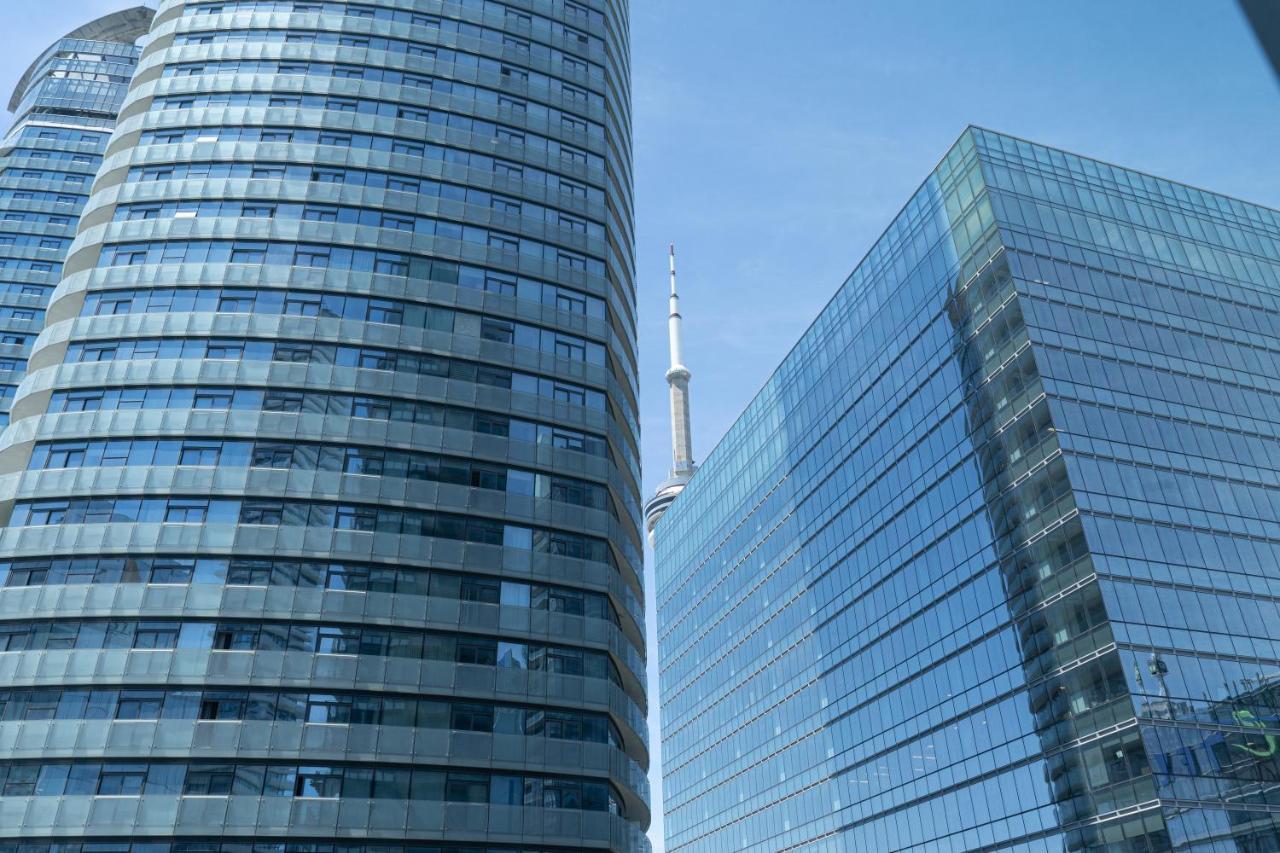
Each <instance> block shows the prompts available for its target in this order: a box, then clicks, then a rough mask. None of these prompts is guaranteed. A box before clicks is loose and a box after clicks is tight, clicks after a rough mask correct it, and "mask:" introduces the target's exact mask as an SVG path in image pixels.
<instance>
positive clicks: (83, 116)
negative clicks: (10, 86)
mask: <svg viewBox="0 0 1280 853" xmlns="http://www.w3.org/2000/svg"><path fill="white" fill-rule="evenodd" d="M151 15H152V12H151V10H150V9H147V8H144V7H137V8H133V9H129V10H126V11H123V12H114V13H112V14H110V15H106V16H104V17H102V18H99V19H97V20H95V21H92V22H90V23H88V24H85V25H84V26H82V27H78V28H77V29H75V30H73V31H72V32H70V33H68V34H67V35H66V36H64V37H63V38H60V39H58V40H57V41H56V42H54V43H53V44H52V45H50V46H49V47H48V48H47V49H46V50H45V51H44V52H43V53H41V54H40V55H39V56H38V57H36V59H35V61H34V62H32V63H31V66H30V67H29V68H28V69H27V70H26V72H25V73H24V74H23V75H22V79H21V80H19V81H18V84H17V86H16V87H15V88H14V91H13V96H12V97H11V98H10V100H9V111H10V112H11V113H13V114H14V121H13V124H12V125H11V126H10V127H9V129H8V131H7V132H6V133H5V136H4V139H3V140H2V141H0V426H3V425H4V424H7V423H8V422H9V406H10V405H11V404H12V402H13V395H14V393H15V392H16V391H17V389H18V383H19V382H20V381H22V376H23V373H24V372H25V371H26V366H27V358H28V357H29V356H30V355H31V346H32V344H33V343H34V342H35V339H36V335H37V334H39V333H40V328H41V326H42V325H43V324H44V308H45V305H46V304H47V303H48V301H49V295H50V294H51V293H52V292H53V288H54V286H55V285H57V283H58V277H59V276H60V275H61V272H62V260H63V258H64V257H65V256H66V253H67V249H68V247H70V245H71V241H72V239H73V238H74V237H75V234H76V223H77V222H78V221H79V217H80V211H81V209H83V208H84V204H85V202H86V201H88V199H89V188H90V186H91V185H92V183H93V175H94V173H95V172H96V171H97V170H98V164H99V163H101V162H102V152H103V151H104V150H105V149H106V147H107V139H108V137H110V135H111V128H112V127H113V126H114V125H115V118H116V112H117V110H119V109H120V104H121V103H122V102H123V101H124V95H125V90H126V88H127V87H128V84H129V80H130V78H132V77H133V69H134V67H135V66H136V65H137V63H138V55H139V53H140V52H141V50H140V48H138V46H137V45H136V42H137V40H138V39H139V38H141V37H142V36H143V35H144V34H145V33H146V31H147V28H148V27H149V26H150V24H151Z"/></svg>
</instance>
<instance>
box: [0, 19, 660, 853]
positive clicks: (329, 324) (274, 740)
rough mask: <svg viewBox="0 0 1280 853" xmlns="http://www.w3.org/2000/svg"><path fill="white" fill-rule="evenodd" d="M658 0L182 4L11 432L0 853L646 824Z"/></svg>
mask: <svg viewBox="0 0 1280 853" xmlns="http://www.w3.org/2000/svg"><path fill="white" fill-rule="evenodd" d="M626 16H627V7H626V3H625V2H624V0H576V2H575V0H503V2H495V0H463V2H448V3H442V2H437V0H415V2H405V0H363V2H339V1H338V0H164V1H163V2H161V3H160V4H159V8H158V10H157V11H156V13H155V18H154V22H153V23H152V25H151V30H150V35H149V38H148V39H147V42H146V47H145V49H144V50H143V51H142V52H141V56H140V58H139V59H138V64H137V71H136V73H135V74H134V75H133V79H132V83H131V85H130V86H129V89H128V94H127V96H126V97H125V98H124V102H123V105H122V106H121V108H120V113H119V123H118V126H117V128H116V131H115V133H114V135H112V136H111V139H110V141H109V143H107V144H106V145H105V149H95V152H96V153H97V152H100V153H102V154H103V155H104V156H103V159H102V162H101V166H100V168H99V169H98V171H97V177H96V180H95V181H94V185H93V192H92V194H91V195H90V196H89V198H88V201H87V204H86V205H85V210H84V214H83V216H82V218H81V221H80V223H79V228H80V231H79V234H78V237H77V239H76V242H75V243H74V244H73V245H72V246H71V249H70V252H69V254H68V255H67V257H66V260H65V265H64V268H63V269H62V270H61V280H60V282H59V283H58V285H57V288H56V290H55V291H54V292H53V293H52V296H51V298H50V299H49V300H48V306H47V316H46V317H45V325H44V328H43V332H42V333H41V334H40V337H39V339H38V341H37V342H36V344H35V346H34V348H33V350H32V352H31V354H30V365H29V372H28V374H27V376H26V378H25V379H24V380H23V382H22V384H21V386H20V387H19V388H18V391H17V393H16V395H15V397H14V400H13V407H12V414H13V421H12V423H11V424H10V426H9V428H8V429H7V431H6V432H5V433H4V436H3V438H0V474H2V475H4V476H2V477H0V489H3V493H2V494H0V501H2V503H0V517H2V520H3V522H4V526H3V527H2V528H0V685H3V687H2V689H0V816H3V819H0V851H7V850H10V849H14V850H19V849H20V850H21V851H23V853H27V852H28V851H43V850H46V849H47V850H50V851H53V850H55V849H56V850H57V851H59V853H67V851H72V850H74V851H81V850H83V851H86V853H87V851H89V850H94V851H116V850H118V851H121V853H126V852H127V851H137V853H142V851H144V850H145V851H146V853H169V851H174V853H178V851H182V853H197V851H199V853H219V851H224V850H225V851H230V850H235V851H238V852H239V851H245V853H248V851H250V850H252V851H253V853H286V851H287V853H337V851H343V853H360V851H364V850H369V851H370V853H372V852H373V851H377V853H413V852H414V851H421V853H427V851H431V853H463V851H466V853H482V851H501V853H535V851H537V852H538V853H541V851H548V853H549V851H569V850H618V851H647V850H648V842H647V840H646V839H645V837H644V831H645V830H646V829H647V827H648V823H649V806H648V802H647V800H648V790H647V782H646V778H645V771H646V768H647V765H648V748H647V742H646V737H647V735H646V729H645V712H646V697H645V692H644V691H645V687H644V671H645V657H644V639H643V627H642V626H643V624H644V615H643V609H642V601H643V589H642V586H641V556H640V553H641V551H640V548H641V539H640V529H639V527H640V525H639V494H638V483H639V463H638V459H637V455H636V445H637V438H638V427H637V417H636V373H635V358H636V353H635V349H636V344H635V310H634V301H635V294H634V269H633V263H634V261H633V243H634V238H633V233H632V196H631V192H632V191H631V186H632V177H631V127H630V121H631V120H630V93H629V77H630V70H629V59H628V50H629V48H628V37H629V36H628V24H627V18H626ZM78 144H79V143H78V142H73V143H72V144H70V145H69V147H70V148H72V149H74V148H75V147H76V145H78ZM97 165H98V164H97V161H96V160H95V161H94V163H93V164H91V168H89V169H88V173H89V174H90V175H92V173H93V171H94V168H93V167H97ZM87 184H88V179H86V187H85V189H86V190H87V189H88V187H87ZM67 224H68V226H69V227H74V225H75V223H74V221H71V222H69V223H67ZM56 273H57V270H56V269H51V270H50V271H49V276H50V281H53V280H56V279H57V275H56ZM37 325H38V320H37ZM19 842H20V846H17V845H18V844H19Z"/></svg>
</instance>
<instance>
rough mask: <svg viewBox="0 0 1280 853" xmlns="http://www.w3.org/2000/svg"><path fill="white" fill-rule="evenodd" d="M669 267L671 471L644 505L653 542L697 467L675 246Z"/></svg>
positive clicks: (668, 385)
mask: <svg viewBox="0 0 1280 853" xmlns="http://www.w3.org/2000/svg"><path fill="white" fill-rule="evenodd" d="M669 258H670V267H671V296H670V313H669V314H668V316H667V336H668V338H669V341H668V343H669V345H670V349H671V366H670V367H669V368H667V387H668V388H670V389H671V473H670V476H668V477H667V479H666V480H664V481H663V482H662V484H661V485H659V486H658V489H657V491H656V492H655V493H654V495H653V497H651V498H650V499H649V501H648V503H646V504H645V507H644V522H645V529H646V530H647V531H648V534H649V544H650V545H652V544H653V528H654V526H655V525H656V524H657V523H658V519H659V518H662V514H663V513H664V512H666V511H667V507H668V506H670V505H671V502H672V501H673V500H675V499H676V496H677V495H679V494H680V492H681V491H683V490H684V487H685V484H686V483H688V482H689V478H690V477H692V476H693V473H694V471H696V470H697V469H698V466H697V465H695V464H694V462H693V435H692V432H691V430H690V428H689V379H690V377H691V376H692V374H690V373H689V368H687V367H685V366H684V351H683V340H682V335H681V328H680V324H681V317H680V296H679V294H678V293H677V292H676V247H675V245H674V244H672V246H671V248H670V253H669Z"/></svg>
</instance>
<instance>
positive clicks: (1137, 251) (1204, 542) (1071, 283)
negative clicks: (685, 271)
mask: <svg viewBox="0 0 1280 853" xmlns="http://www.w3.org/2000/svg"><path fill="white" fill-rule="evenodd" d="M1278 352H1280V213H1277V212H1276V211H1273V210H1269V209H1265V208H1261V207H1258V206H1255V205H1251V204H1246V203H1244V202H1241V201H1237V200H1235V199H1230V198H1225V197H1223V196H1219V195H1214V194H1211V193H1208V192H1203V191H1200V190H1197V189H1193V188H1190V187H1186V186H1183V185H1180V184H1175V183H1171V182H1169V181H1165V180H1160V179H1157V178H1153V177H1150V176H1148V175H1144V174H1140V173H1137V172H1133V171H1129V170H1125V169H1121V168H1117V167H1114V166H1110V165H1107V164H1104V163H1099V162H1096V161H1092V160H1087V159H1084V158H1081V157H1077V156H1075V155H1072V154H1068V153H1064V152H1061V151H1055V150H1052V149H1048V148H1044V147H1041V146H1038V145H1034V144H1031V143H1027V142H1024V141H1021V140H1016V139H1012V138H1009V137H1006V136H1001V135H998V134H994V133H990V132H988V131H984V130H979V129H976V128H970V129H969V130H967V131H966V132H965V133H964V134H963V135H962V136H961V138H960V140H959V141H958V142H957V144H956V145H955V146H954V147H953V148H952V150H951V151H950V152H949V153H948V155H947V156H946V158H945V159H944V160H943V162H942V163H941V165H940V166H939V167H938V168H937V169H936V170H935V171H934V172H933V173H932V174H931V175H930V177H929V178H928V180H927V181H926V182H925V184H924V185H923V186H922V187H921V189H920V190H919V191H918V192H917V193H916V194H915V196H914V197H913V198H912V199H911V200H910V202H909V203H908V204H907V206H906V207H905V208H904V210H903V211H902V213H901V214H900V215H899V216H898V217H897V219H896V220H895V221H894V222H893V224H892V225H891V226H890V227H889V229H888V231H887V232H886V233H885V234H884V235H883V237H882V238H881V239H880V240H879V241H878V242H877V243H876V244H875V246H874V247H873V248H872V250H871V252H870V253H869V254H868V255H867V256H866V258H865V259H864V260H863V261H862V263H861V264H860V265H859V266H858V268H857V269H856V270H855V271H854V273H853V274H852V276H851V277H850V278H849V279H848V280H847V281H846V282H845V284H844V285H843V286H842V287H841V288H840V290H839V291H838V292H837V293H836V295H835V297H834V299H833V300H832V301H831V303H830V304H829V305H828V306H827V307H826V308H825V309H824V311H823V312H822V313H821V315H820V316H819V317H818V319H817V321H816V322H815V323H814V324H813V326H812V327H811V328H810V329H809V330H808V331H807V332H806V333H805V334H804V336H803V337H802V338H801V340H800V342H799V343H798V344H797V346H796V347H795V349H794V350H793V351H792V352H791V353H790V354H789V355H788V357H787V358H786V360H785V361H784V362H783V363H782V365H781V366H780V367H779V368H778V370H777V372H776V373H775V374H774V376H773V377H772V378H771V379H770V380H769V382H768V383H767V384H766V386H765V387H764V389H763V390H762V391H761V393H760V394H759V396H758V397H757V398H756V399H755V400H754V401H753V402H752V403H751V405H750V406H749V407H748V408H747V410H746V411H745V413H744V414H743V415H742V417H741V418H740V419H739V420H738V422H737V423H736V424H735V425H734V426H733V427H732V428H731V429H730V430H729V432H728V433H727V435H726V437H725V438H724V440H723V441H722V442H721V443H720V445H719V446H718V447H717V448H716V449H715V451H714V452H713V453H712V454H711V455H710V457H709V458H708V459H707V461H706V462H705V463H704V464H703V466H702V467H701V469H700V470H699V472H698V474H697V475H696V476H694V477H693V479H692V480H691V482H690V483H689V485H688V486H687V487H686V489H685V490H684V492H683V494H681V496H680V497H678V498H677V499H676V500H675V502H674V503H673V504H672V506H671V508H670V509H669V510H668V511H667V513H666V515H665V516H664V517H663V519H662V520H661V521H660V522H659V524H658V527H657V551H656V555H657V578H658V581H657V582H658V591H657V595H658V602H659V625H660V630H659V643H660V650H661V668H662V669H661V684H662V720H663V754H664V774H665V775H664V787H665V797H666V802H665V823H666V832H667V842H668V849H669V850H673V851H674V850H691V851H692V850H707V851H720V850H730V849H732V850H758V851H772V850H782V849H801V848H803V849H805V850H830V851H845V850H877V851H879V850H886V851H887V850H921V851H924V850H1020V851H1078V850H1106V851H1125V853H1140V851H1141V852H1142V853H1150V851H1164V850H1187V851H1249V853H1260V852H1261V851H1276V850H1280V750H1278V749H1277V744H1280V433H1278V432H1277V426H1276V425H1277V423H1280V359H1277V353H1278Z"/></svg>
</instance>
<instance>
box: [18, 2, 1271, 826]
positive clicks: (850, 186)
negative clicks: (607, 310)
mask: <svg viewBox="0 0 1280 853" xmlns="http://www.w3.org/2000/svg"><path fill="white" fill-rule="evenodd" d="M127 5H133V4H132V3H130V2H128V0H56V2H53V3H43V4H36V3H30V4H25V3H24V4H19V3H16V2H10V3H8V4H6V9H5V19H6V34H5V35H6V37H5V42H4V47H5V50H4V52H3V55H2V56H0V81H3V82H4V85H5V86H6V87H7V86H9V85H11V84H12V83H13V82H15V81H16V80H17V78H18V76H19V75H20V74H21V72H22V70H23V69H24V68H25V67H26V65H27V64H28V63H29V62H30V60H31V59H32V58H33V56H34V54H35V53H37V52H38V51H39V50H40V49H42V48H43V47H44V45H46V44H47V43H48V42H50V41H52V40H53V39H54V38H56V37H57V36H58V35H61V34H62V33H64V32H66V31H67V30H69V29H71V28H72V27H74V26H77V25H78V24H80V23H82V22H84V21H86V20H88V19H90V18H91V17H93V16H95V15H98V14H103V13H106V12H108V11H112V10H114V9H118V8H122V7H124V6H127ZM632 6H633V8H632V17H633V21H632V26H633V41H634V45H633V57H632V59H633V76H634V96H635V144H636V181H637V189H636V204H637V208H636V210H637V239H638V253H639V258H638V259H639V273H640V289H641V299H640V310H641V336H640V340H641V345H642V348H643V353H642V358H641V365H642V371H643V397H642V408H643V413H642V424H643V429H644V460H645V465H646V478H645V479H646V489H648V488H651V487H652V486H653V485H654V484H656V483H657V482H658V481H660V480H661V479H663V478H664V477H665V472H666V469H667V467H668V465H669V449H668V431H667V430H668V427H667V415H666V407H667V399H666V389H665V385H664V383H663V381H662V375H663V372H664V371H665V369H666V364H665V359H666V343H665V335H666V326H665V314H666V302H665V288H666V280H665V274H666V258H665V255H666V246H667V244H668V243H669V242H671V241H675V242H676V244H677V250H678V252H679V255H680V273H681V295H682V301H683V309H684V315H685V333H686V344H685V351H686V361H687V363H688V364H689V366H690V368H691V369H692V370H693V374H694V378H693V417H694V436H695V454H696V456H697V458H699V459H701V458H703V457H705V456H706V452H707V450H708V449H709V448H710V447H711V446H712V445H713V444H714V443H715V442H716V440H717V439H718V438H719V437H720V435H721V434H723V432H724V431H725V429H727V428H728V426H729V425H730V424H731V423H732V422H733V419H734V418H735V417H736V415H737V413H738V412H739V411H741V410H742V408H743V407H744V406H745V405H746V403H747V402H748V401H749V400H750V399H751V397H752V396H753V395H754V394H755V392H756V390H757V389H758V388H759V387H760V386H761V384H763V382H764V380H765V378H766V377H767V376H768V375H769V373H770V372H771V371H772V370H773V367H774V366H775V365H776V364H777V363H778V361H780V360H781V358H782V357H783V355H785V354H786V352H787V350H788V349H790V347H791V345H792V343H793V342H794V341H795V340H796V338H797V337H799V335H800V333H801V332H802V331H803V330H804V328H805V327H806V326H807V325H808V324H809V322H810V321H811V320H812V318H813V317H814V316H815V315H816V314H817V312H818V310H819V309H820V308H821V306H822V305H823V304H824V303H825V302H826V301H827V299H828V298H830V296H831V294H832V293H833V292H834V290H835V288H836V287H837V286H838V285H839V284H840V282H841V281H843V280H844V278H845V276H847V275H848V273H849V271H850V270H852V269H853V267H854V266H855V265H856V264H857V262H858V260H859V259H860V258H861V256H862V254H863V253H864V252H865V251H866V249H867V248H868V247H869V246H870V245H871V243H872V242H873V241H874V239H875V238H876V237H877V236H878V235H879V233H880V232H881V230H883V228H884V227H885V226H886V225H887V224H888V223H889V221H890V220H891V219H892V217H893V216H894V214H895V213H896V212H897V210H898V208H899V207H900V206H901V205H902V203H903V202H904V201H906V199H907V198H908V197H909V196H910V194H911V192H912V191H913V190H914V189H915V188H916V186H918V185H919V183H920V182H921V181H922V180H923V179H924V177H925V175H926V174H928V172H929V171H930V170H931V169H932V168H933V166H934V164H935V163H936V162H937V161H938V160H939V159H940V158H941V156H942V155H943V154H944V153H945V152H946V150H947V148H948V147H949V146H950V145H951V143H952V142H953V141H954V140H955V138H956V137H957V136H958V135H959V134H960V132H961V130H963V129H964V127H965V125H967V124H970V123H973V124H980V125H983V126H987V127H990V128H992V129H993V130H999V131H1003V132H1006V133H1011V134H1014V135H1017V136H1023V137H1026V138H1028V139H1032V140H1035V141H1037V142H1042V143H1045V144H1047V145H1053V146H1057V147H1061V148H1067V149H1069V150H1072V151H1076V152H1078V153H1080V154H1084V155H1088V156H1092V157H1097V158H1100V159H1103V160H1109V161H1112V162H1115V163H1118V164H1120V165H1123V166H1129V167H1132V168H1137V169H1141V170H1143V171H1147V172H1151V173H1154V174H1157V175H1161V176H1163V177H1168V178H1172V179H1175V180H1180V181H1185V182H1187V183H1191V184H1195V185H1198V186H1203V187H1205V188H1207V189H1211V190H1216V191H1219V192H1225V193H1228V194H1231V195H1236V196H1239V197H1241V198H1244V199H1247V200H1250V201H1254V202H1258V203H1261V204H1265V205H1269V206H1272V207H1280V170H1278V169H1277V168H1276V167H1277V163H1278V162H1280V157H1278V156H1277V153H1276V152H1277V151H1280V88H1278V87H1277V85H1276V82H1275V81H1274V79H1273V77H1272V76H1271V72H1270V69H1269V67H1268V66H1267V65H1266V64H1265V62H1264V59H1263V56H1262V53H1261V51H1260V50H1259V49H1258V47H1257V46H1256V44H1255V43H1254V42H1253V39H1252V36H1251V34H1250V33H1249V31H1248V29H1247V27H1246V25H1245V23H1244V20H1243V17H1242V16H1241V14H1240V13H1239V11H1238V10H1237V8H1236V6H1235V4H1234V2H1232V0H1124V2H1116V0H1074V2H1071V3H1050V2H1027V0H968V2H956V0H792V2H789V3H779V2H777V0H693V2H689V0H683V1H682V2H675V0H633V2H632ZM6 99H7V92H6ZM650 612H652V609H651V611H650ZM651 643H652V639H651ZM650 657H651V660H652V661H653V662H654V663H655V666H654V673H653V675H654V677H653V678H651V687H650V691H651V697H652V704H653V705H654V707H656V706H657V704H658V697H657V682H656V662H657V659H658V655H657V651H656V648H653V647H652V645H651V652H650ZM654 741H655V746H656V741H657V736H656V734H655V736H654ZM655 751H656V750H655ZM656 764H657V762H656V761H655V767H656ZM655 782H656V779H655ZM657 790H658V789H657V788H656V787H655V793H656V791H657ZM657 810H658V808H657V802H656V800H655V811H657ZM653 835H654V837H655V842H656V843H655V848H656V849H658V850H661V843H660V838H661V823H660V816H655V831H654V833H653Z"/></svg>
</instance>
